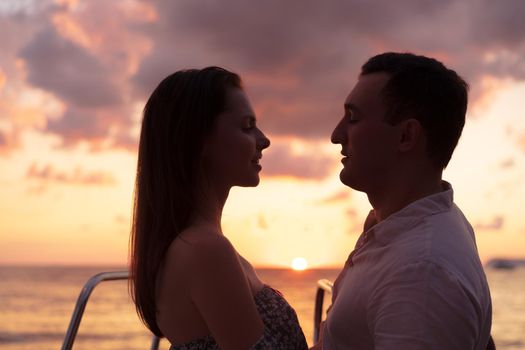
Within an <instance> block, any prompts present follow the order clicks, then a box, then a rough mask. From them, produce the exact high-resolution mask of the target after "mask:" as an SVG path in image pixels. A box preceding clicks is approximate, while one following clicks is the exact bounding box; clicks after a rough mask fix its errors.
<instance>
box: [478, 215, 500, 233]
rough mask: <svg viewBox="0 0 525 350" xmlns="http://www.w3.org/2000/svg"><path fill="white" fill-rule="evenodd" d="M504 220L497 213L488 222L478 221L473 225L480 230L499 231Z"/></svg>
mask: <svg viewBox="0 0 525 350" xmlns="http://www.w3.org/2000/svg"><path fill="white" fill-rule="evenodd" d="M504 223H505V220H504V218H503V216H501V215H497V216H494V217H493V218H492V221H490V222H484V223H482V222H478V223H476V224H475V225H474V229H476V230H480V231H500V230H501V229H502V228H503V224H504Z"/></svg>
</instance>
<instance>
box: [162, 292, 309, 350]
mask: <svg viewBox="0 0 525 350" xmlns="http://www.w3.org/2000/svg"><path fill="white" fill-rule="evenodd" d="M254 300H255V305H256V306H257V310H258V311H259V314H260V315H261V319H262V321H263V323H264V334H263V335H262V337H261V338H260V339H259V341H257V343H255V344H254V345H253V346H252V347H251V349H253V350H305V349H308V345H307V344H306V339H305V337H304V334H303V330H302V329H301V326H300V325H299V321H298V319H297V314H296V313H295V310H294V309H293V308H292V307H291V306H290V304H288V303H287V302H286V300H285V299H284V298H283V296H282V294H281V293H280V292H278V291H276V290H275V289H273V288H271V287H269V286H264V287H263V289H262V290H260V291H259V292H258V293H257V294H256V295H255V297H254ZM217 349H220V348H219V346H218V345H217V343H216V342H215V340H214V339H213V337H211V336H206V337H203V338H199V339H195V340H192V341H191V342H188V343H185V344H181V345H172V346H171V348H170V350H217Z"/></svg>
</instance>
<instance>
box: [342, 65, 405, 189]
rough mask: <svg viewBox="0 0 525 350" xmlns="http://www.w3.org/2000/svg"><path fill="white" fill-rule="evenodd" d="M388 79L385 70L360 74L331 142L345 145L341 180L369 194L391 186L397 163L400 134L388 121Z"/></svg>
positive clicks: (347, 99) (343, 146)
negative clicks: (385, 93)
mask: <svg viewBox="0 0 525 350" xmlns="http://www.w3.org/2000/svg"><path fill="white" fill-rule="evenodd" d="M388 79H389V76H388V75H387V74H385V73H373V74H367V75H362V76H360V77H359V80H358V82H357V84H356V85H355V86H354V88H353V90H352V91H351V92H350V94H349V95H348V97H347V98H346V101H345V104H344V107H345V108H344V110H345V113H344V116H343V118H342V119H341V121H340V122H339V124H337V126H336V127H335V129H334V131H333V133H332V143H335V144H340V145H341V146H342V150H341V154H343V156H344V158H343V159H342V161H341V162H342V163H343V170H342V171H341V173H340V179H341V181H342V182H343V183H344V184H345V185H347V186H349V187H351V188H353V189H355V190H358V191H363V192H366V193H368V194H369V193H373V192H375V191H378V190H381V189H382V188H383V187H384V186H388V181H389V178H390V176H391V173H392V169H393V166H394V165H395V162H396V156H397V145H398V141H399V137H400V136H399V135H400V134H399V131H398V128H397V127H396V126H392V125H390V124H388V123H387V122H386V121H385V119H384V118H385V113H386V111H387V110H386V107H385V105H384V102H383V98H382V96H381V90H382V89H383V87H384V86H385V84H386V83H387V81H388Z"/></svg>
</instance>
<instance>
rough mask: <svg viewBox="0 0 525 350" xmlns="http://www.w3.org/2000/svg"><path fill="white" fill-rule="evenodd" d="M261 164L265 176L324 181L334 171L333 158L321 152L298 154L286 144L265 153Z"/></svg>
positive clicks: (273, 147)
mask: <svg viewBox="0 0 525 350" xmlns="http://www.w3.org/2000/svg"><path fill="white" fill-rule="evenodd" d="M261 164H262V167H263V172H262V174H263V175H264V176H270V177H295V178H302V179H312V180H322V179H324V178H325V177H326V176H328V175H330V173H331V171H332V169H333V159H332V158H331V157H329V156H326V155H324V154H322V153H319V152H317V153H315V152H308V153H304V154H297V153H294V152H293V151H292V149H291V148H290V147H289V146H287V145H286V144H275V145H272V146H271V147H270V148H269V149H268V150H267V151H264V153H263V159H262V160H261Z"/></svg>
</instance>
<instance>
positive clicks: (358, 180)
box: [317, 53, 492, 350]
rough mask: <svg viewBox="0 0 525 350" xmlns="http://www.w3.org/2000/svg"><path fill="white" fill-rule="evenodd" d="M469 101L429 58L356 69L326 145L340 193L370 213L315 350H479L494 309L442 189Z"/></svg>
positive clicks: (460, 84) (389, 58)
mask: <svg viewBox="0 0 525 350" xmlns="http://www.w3.org/2000/svg"><path fill="white" fill-rule="evenodd" d="M467 91H468V85H467V83H466V82H465V81H463V79H461V77H459V76H458V75H457V74H456V72H454V71H453V70H450V69H448V68H446V67H445V66H444V65H443V64H442V63H440V62H439V61H437V60H435V59H432V58H427V57H424V56H416V55H413V54H409V53H384V54H381V55H377V56H375V57H372V58H371V59H369V60H368V62H366V63H365V64H364V65H363V67H362V70H361V74H360V75H359V79H358V82H357V84H356V85H355V86H354V88H353V90H352V91H351V92H350V94H349V95H348V97H347V99H346V101H345V104H344V116H343V118H342V120H341V121H340V122H339V124H338V125H337V126H336V128H335V130H334V131H333V134H332V142H333V143H335V144H340V145H341V146H342V151H341V153H342V155H343V159H342V163H343V169H342V171H341V173H340V179H341V181H342V182H343V183H344V184H345V185H347V186H349V187H351V188H353V189H354V190H357V191H362V192H365V193H366V194H367V196H368V199H369V201H370V204H371V205H372V208H373V210H371V211H370V214H369V215H368V217H367V219H366V221H365V225H364V230H363V233H362V234H361V236H360V237H359V239H358V241H357V243H356V247H355V249H354V251H353V252H352V253H351V254H350V256H349V258H348V260H347V262H346V264H345V267H344V268H343V270H342V271H341V273H340V275H339V276H338V278H337V280H336V281H335V284H334V291H333V295H332V307H331V310H330V311H329V313H328V316H327V320H326V322H325V326H324V332H323V336H322V348H323V349H325V350H332V349H376V350H377V349H403V350H409V349H440V350H443V349H447V350H453V349H458V350H460V349H461V350H466V349H480V350H481V349H485V348H486V347H487V344H488V342H489V337H490V328H491V320H492V305H491V299H490V292H489V287H488V284H487V280H486V277H485V274H484V271H483V267H482V264H481V262H480V259H479V256H478V252H477V248H476V241H475V237H474V231H473V229H472V227H471V225H470V224H469V222H468V221H467V219H466V218H465V216H464V215H463V213H462V212H461V210H460V209H459V208H458V207H457V206H456V205H455V204H454V202H453V191H452V187H451V185H450V184H449V183H447V182H445V181H443V180H442V172H443V169H444V168H445V167H446V166H447V164H448V162H449V160H450V158H451V156H452V153H453V151H454V148H455V147H456V145H457V142H458V140H459V137H460V135H461V131H462V129H463V126H464V123H465V113H466V109H467V100H468V96H467ZM320 346H321V345H320V344H319V345H317V347H320Z"/></svg>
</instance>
